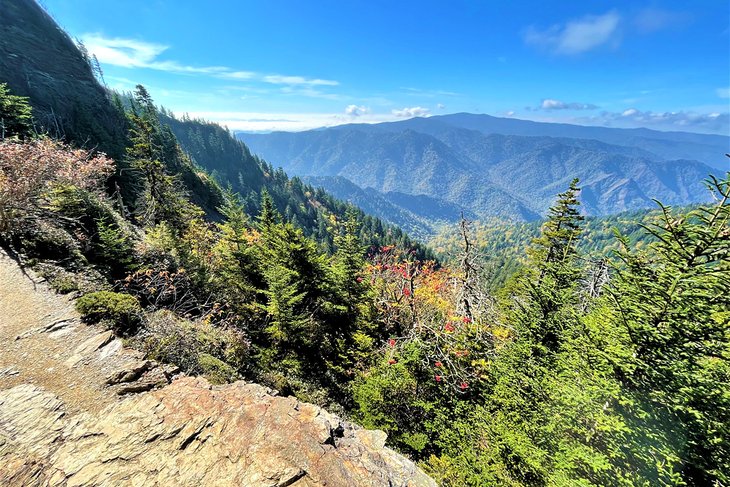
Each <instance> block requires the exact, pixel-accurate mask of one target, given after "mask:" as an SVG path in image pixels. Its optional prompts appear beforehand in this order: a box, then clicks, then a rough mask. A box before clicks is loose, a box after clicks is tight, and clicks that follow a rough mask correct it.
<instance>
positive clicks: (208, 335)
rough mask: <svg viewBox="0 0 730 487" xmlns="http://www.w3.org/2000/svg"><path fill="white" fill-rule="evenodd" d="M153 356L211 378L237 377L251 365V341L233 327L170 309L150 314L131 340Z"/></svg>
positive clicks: (212, 379) (225, 378)
mask: <svg viewBox="0 0 730 487" xmlns="http://www.w3.org/2000/svg"><path fill="white" fill-rule="evenodd" d="M132 345H133V346H135V347H137V348H139V349H141V350H142V351H143V352H145V354H146V355H147V356H148V357H149V358H151V359H154V360H157V361H160V362H165V363H170V364H174V365H177V366H178V367H180V369H182V370H183V371H184V372H186V373H188V374H193V375H195V374H206V375H209V376H210V378H211V382H216V381H218V382H216V383H222V382H230V381H231V380H236V379H238V378H239V377H240V375H241V373H243V372H246V371H247V369H246V367H247V366H248V365H249V355H250V350H249V349H250V344H249V343H248V340H246V338H245V335H244V334H243V333H241V332H240V331H237V330H235V329H232V328H224V327H218V326H214V325H211V324H210V323H206V322H205V321H189V320H185V319H182V318H180V317H179V316H177V315H175V313H172V312H170V311H168V310H160V311H157V312H155V313H152V314H151V315H149V316H148V320H147V324H146V326H145V328H144V329H143V330H142V331H141V332H140V333H139V335H138V336H137V337H135V338H134V340H133V341H132Z"/></svg>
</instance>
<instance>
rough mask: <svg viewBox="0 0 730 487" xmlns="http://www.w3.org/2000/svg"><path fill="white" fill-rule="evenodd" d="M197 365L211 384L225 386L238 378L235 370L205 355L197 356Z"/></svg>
mask: <svg viewBox="0 0 730 487" xmlns="http://www.w3.org/2000/svg"><path fill="white" fill-rule="evenodd" d="M198 363H199V364H200V367H201V368H202V369H203V373H204V374H205V376H206V377H207V378H208V380H209V381H210V382H211V383H213V384H226V383H228V382H233V381H235V380H236V379H238V378H239V375H238V373H237V372H236V369H234V368H233V367H231V366H230V365H228V364H227V363H225V362H224V361H222V360H220V359H217V358H215V357H214V356H212V355H209V354H207V353H200V354H198Z"/></svg>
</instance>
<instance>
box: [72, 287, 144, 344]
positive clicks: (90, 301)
mask: <svg viewBox="0 0 730 487" xmlns="http://www.w3.org/2000/svg"><path fill="white" fill-rule="evenodd" d="M76 309H77V310H78V311H79V313H81V314H82V315H83V318H84V320H85V321H87V322H90V323H97V322H99V321H102V320H104V321H108V322H110V324H111V327H112V329H113V330H114V331H115V332H116V333H118V334H129V333H133V332H134V331H136V330H137V327H138V326H139V324H140V322H141V321H142V308H141V306H140V305H139V301H137V298H135V297H134V296H131V295H129V294H122V293H115V292H111V291H97V292H94V293H89V294H87V295H85V296H82V297H81V298H79V299H78V300H77V301H76Z"/></svg>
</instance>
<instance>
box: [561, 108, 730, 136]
mask: <svg viewBox="0 0 730 487" xmlns="http://www.w3.org/2000/svg"><path fill="white" fill-rule="evenodd" d="M550 121H558V120H550ZM560 121H563V122H575V123H581V124H588V125H603V126H608V127H647V128H653V129H658V130H680V131H688V132H701V133H715V134H725V135H727V133H728V132H729V131H730V113H727V112H725V113H720V112H710V113H697V112H691V111H677V112H654V111H650V110H648V111H642V110H639V109H637V108H627V109H625V110H623V111H620V112H608V111H604V112H601V113H600V114H597V115H593V116H590V117H575V118H571V119H563V120H560Z"/></svg>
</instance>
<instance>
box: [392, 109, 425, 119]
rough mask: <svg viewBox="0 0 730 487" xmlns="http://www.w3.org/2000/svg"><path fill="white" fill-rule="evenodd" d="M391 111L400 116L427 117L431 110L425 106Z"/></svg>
mask: <svg viewBox="0 0 730 487" xmlns="http://www.w3.org/2000/svg"><path fill="white" fill-rule="evenodd" d="M391 113H392V114H393V115H395V116H396V117H398V118H413V117H427V116H428V115H429V114H430V113H431V110H429V109H428V108H423V107H410V108H409V107H406V108H402V109H400V110H391Z"/></svg>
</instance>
